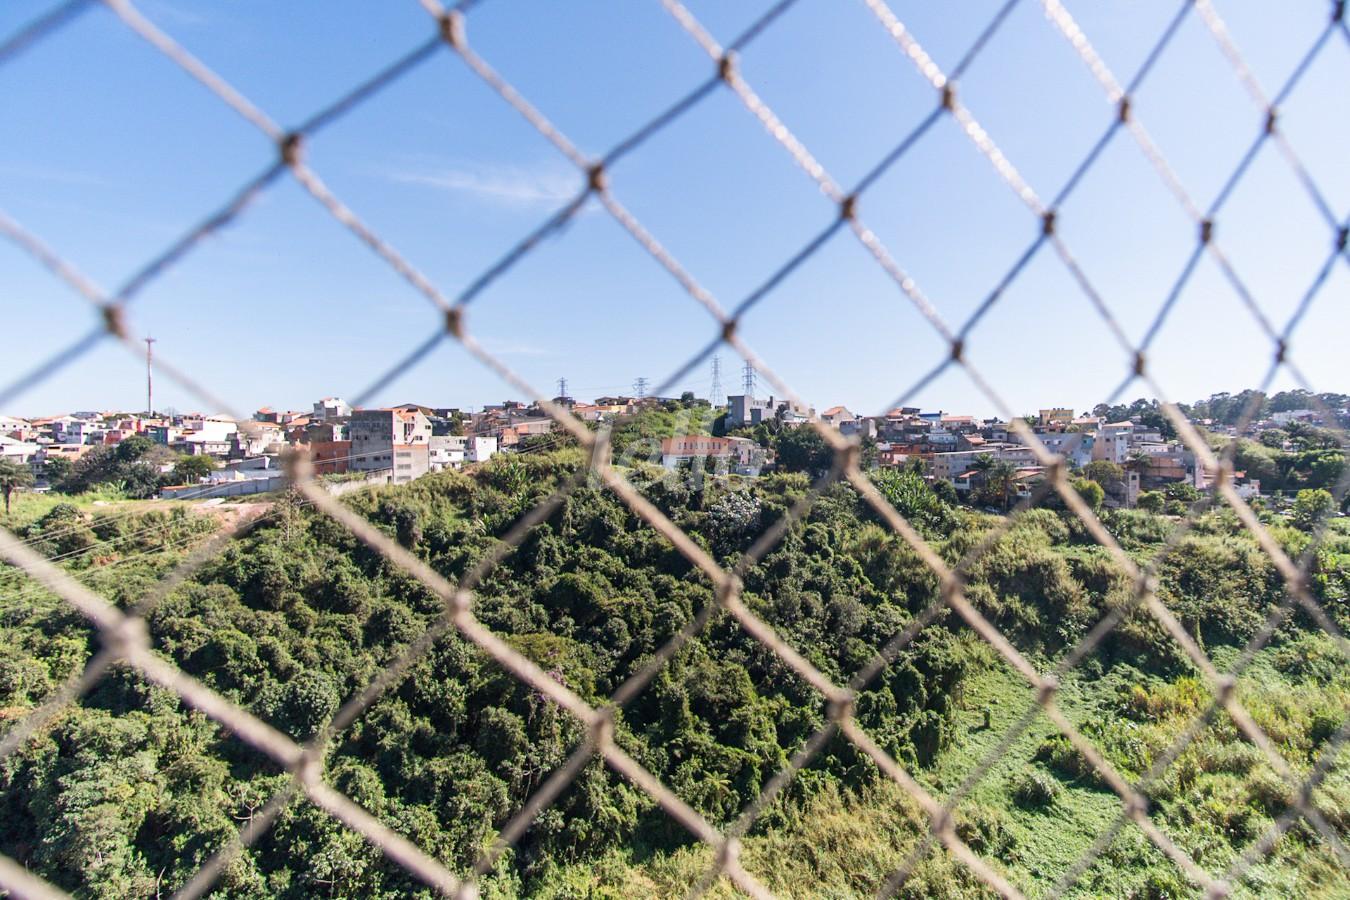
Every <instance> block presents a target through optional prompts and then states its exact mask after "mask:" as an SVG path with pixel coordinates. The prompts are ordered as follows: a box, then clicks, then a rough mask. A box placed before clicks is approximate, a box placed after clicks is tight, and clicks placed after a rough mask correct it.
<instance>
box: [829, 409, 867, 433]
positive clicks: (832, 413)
mask: <svg viewBox="0 0 1350 900" xmlns="http://www.w3.org/2000/svg"><path fill="white" fill-rule="evenodd" d="M820 421H822V422H824V423H825V424H826V425H829V426H831V427H833V428H838V429H841V430H842V429H843V427H844V425H845V424H853V423H854V422H857V421H858V417H857V416H855V415H854V414H853V413H851V412H849V411H848V407H846V406H831V407H830V408H829V409H827V410H825V411H824V412H823V413H821V414H820Z"/></svg>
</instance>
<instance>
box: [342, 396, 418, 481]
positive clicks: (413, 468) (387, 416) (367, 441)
mask: <svg viewBox="0 0 1350 900" xmlns="http://www.w3.org/2000/svg"><path fill="white" fill-rule="evenodd" d="M348 430H349V432H350V435H351V454H350V455H351V460H350V461H349V463H348V469H349V470H350V471H353V472H375V471H381V470H386V469H387V470H389V471H390V472H392V473H393V480H394V481H395V482H399V481H410V480H412V478H415V477H417V475H423V474H425V473H426V472H427V470H428V468H429V466H430V460H429V457H428V454H427V447H428V444H429V442H430V440H431V423H430V422H429V421H428V420H427V417H426V416H425V415H423V414H422V412H421V411H420V410H418V409H408V408H401V407H399V408H393V409H358V410H353V411H352V416H351V419H350V421H349V422H348ZM416 447H420V448H421V450H420V451H417V450H411V449H409V448H416ZM400 452H404V453H405V455H403V456H399V453H400ZM399 465H404V466H406V467H407V468H402V469H400V468H399ZM414 472H415V473H416V474H412V475H411V477H402V478H401V477H400V476H409V475H410V473H414Z"/></svg>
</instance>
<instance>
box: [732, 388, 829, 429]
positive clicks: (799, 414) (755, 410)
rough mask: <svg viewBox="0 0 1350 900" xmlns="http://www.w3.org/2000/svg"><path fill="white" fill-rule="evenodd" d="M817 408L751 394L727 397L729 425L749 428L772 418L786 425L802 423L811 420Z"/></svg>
mask: <svg viewBox="0 0 1350 900" xmlns="http://www.w3.org/2000/svg"><path fill="white" fill-rule="evenodd" d="M814 414H815V410H813V409H811V408H810V407H809V406H802V405H801V404H800V403H795V402H793V401H791V400H775V399H774V398H773V397H768V398H765V399H763V400H761V399H759V398H757V397H754V396H752V395H750V394H732V395H730V396H728V397H727V427H728V428H747V427H751V426H754V425H758V424H759V423H760V422H767V421H770V420H772V419H776V420H779V421H781V422H782V423H783V424H784V425H802V424H804V423H806V422H809V421H811V417H812V416H813V415H814Z"/></svg>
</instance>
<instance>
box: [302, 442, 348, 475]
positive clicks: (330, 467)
mask: <svg viewBox="0 0 1350 900" xmlns="http://www.w3.org/2000/svg"><path fill="white" fill-rule="evenodd" d="M351 455H352V442H351V441H343V440H338V441H310V442H309V457H310V460H311V461H312V462H313V464H314V474H316V475H341V474H342V473H343V472H346V471H347V470H348V468H349V466H348V463H349V462H350V461H351Z"/></svg>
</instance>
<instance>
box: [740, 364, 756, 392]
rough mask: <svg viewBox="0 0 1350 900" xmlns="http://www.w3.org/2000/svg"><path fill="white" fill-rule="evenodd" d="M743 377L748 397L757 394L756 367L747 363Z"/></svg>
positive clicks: (743, 370)
mask: <svg viewBox="0 0 1350 900" xmlns="http://www.w3.org/2000/svg"><path fill="white" fill-rule="evenodd" d="M741 378H742V384H743V385H744V387H745V395H746V396H747V397H753V396H755V367H754V366H752V365H751V364H750V363H746V364H745V368H744V369H742V370H741Z"/></svg>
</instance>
